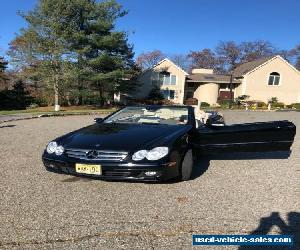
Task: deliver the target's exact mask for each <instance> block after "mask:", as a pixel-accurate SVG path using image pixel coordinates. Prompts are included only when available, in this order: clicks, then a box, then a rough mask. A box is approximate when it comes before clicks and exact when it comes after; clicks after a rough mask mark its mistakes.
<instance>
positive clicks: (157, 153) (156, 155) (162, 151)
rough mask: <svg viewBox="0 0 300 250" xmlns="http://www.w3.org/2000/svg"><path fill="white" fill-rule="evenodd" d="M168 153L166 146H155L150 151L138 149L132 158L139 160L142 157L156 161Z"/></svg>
mask: <svg viewBox="0 0 300 250" xmlns="http://www.w3.org/2000/svg"><path fill="white" fill-rule="evenodd" d="M168 153H169V148H168V147H156V148H153V149H152V150H150V151H147V150H140V151H137V152H135V153H134V154H133V156H132V160H134V161H140V160H143V159H144V158H146V159H147V160H149V161H156V160H159V159H161V158H163V157H164V156H166V155H167V154H168Z"/></svg>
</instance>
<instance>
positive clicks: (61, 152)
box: [55, 146, 65, 155]
mask: <svg viewBox="0 0 300 250" xmlns="http://www.w3.org/2000/svg"><path fill="white" fill-rule="evenodd" d="M64 151H65V149H64V147H63V146H58V147H57V148H56V150H55V154H56V155H62V154H63V152H64Z"/></svg>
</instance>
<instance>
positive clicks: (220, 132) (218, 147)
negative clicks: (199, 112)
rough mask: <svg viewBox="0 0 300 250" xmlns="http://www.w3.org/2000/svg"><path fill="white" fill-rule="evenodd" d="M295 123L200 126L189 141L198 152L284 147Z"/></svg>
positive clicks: (278, 148) (210, 152)
mask: <svg viewBox="0 0 300 250" xmlns="http://www.w3.org/2000/svg"><path fill="white" fill-rule="evenodd" d="M295 134H296V127H295V125H294V124H293V123H292V122H289V121H274V122H257V123H244V124H234V125H227V126H216V127H214V126H210V127H209V126H203V127H200V128H198V129H197V130H196V132H195V134H194V135H193V138H192V139H191V141H192V145H193V146H194V147H195V148H197V149H199V150H200V152H201V153H209V154H216V153H217V154H218V153H225V152H266V151H288V150H290V147H291V145H292V143H293V141H294V136H295Z"/></svg>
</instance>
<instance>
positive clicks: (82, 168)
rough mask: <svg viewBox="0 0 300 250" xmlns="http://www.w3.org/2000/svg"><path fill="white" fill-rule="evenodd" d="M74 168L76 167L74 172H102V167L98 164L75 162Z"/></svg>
mask: <svg viewBox="0 0 300 250" xmlns="http://www.w3.org/2000/svg"><path fill="white" fill-rule="evenodd" d="M75 169H76V173H80V174H94V175H101V174H102V169H101V166H100V165H89V164H80V163H76V166H75Z"/></svg>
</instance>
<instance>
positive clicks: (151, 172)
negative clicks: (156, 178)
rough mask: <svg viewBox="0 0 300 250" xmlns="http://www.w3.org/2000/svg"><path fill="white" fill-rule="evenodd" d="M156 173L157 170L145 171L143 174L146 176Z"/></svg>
mask: <svg viewBox="0 0 300 250" xmlns="http://www.w3.org/2000/svg"><path fill="white" fill-rule="evenodd" d="M156 174H157V172H155V171H148V172H145V175H147V176H153V175H156Z"/></svg>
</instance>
